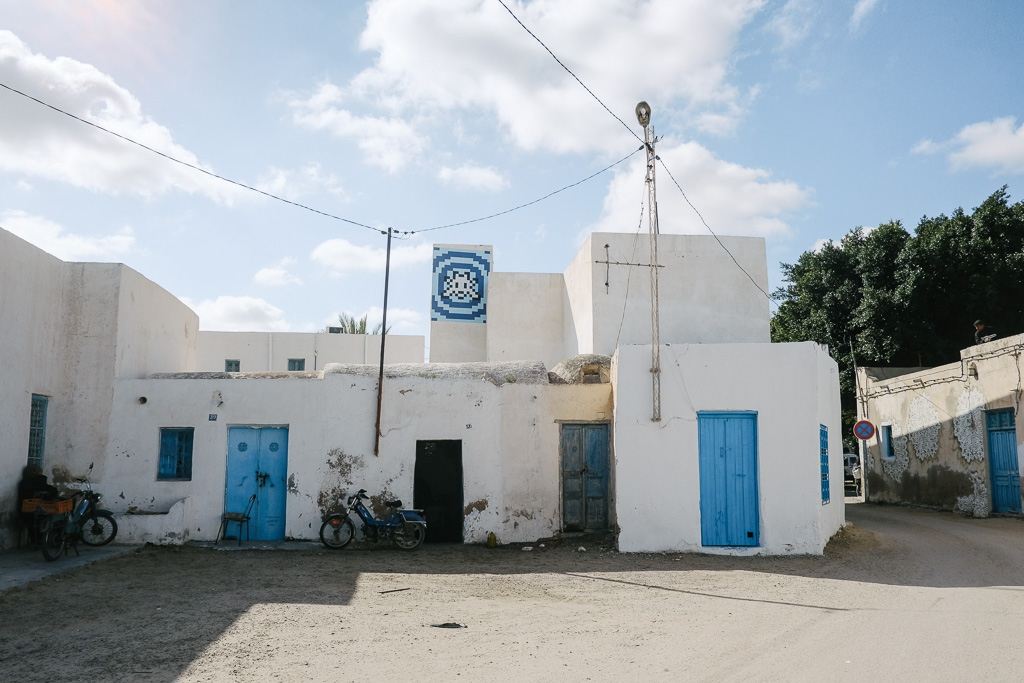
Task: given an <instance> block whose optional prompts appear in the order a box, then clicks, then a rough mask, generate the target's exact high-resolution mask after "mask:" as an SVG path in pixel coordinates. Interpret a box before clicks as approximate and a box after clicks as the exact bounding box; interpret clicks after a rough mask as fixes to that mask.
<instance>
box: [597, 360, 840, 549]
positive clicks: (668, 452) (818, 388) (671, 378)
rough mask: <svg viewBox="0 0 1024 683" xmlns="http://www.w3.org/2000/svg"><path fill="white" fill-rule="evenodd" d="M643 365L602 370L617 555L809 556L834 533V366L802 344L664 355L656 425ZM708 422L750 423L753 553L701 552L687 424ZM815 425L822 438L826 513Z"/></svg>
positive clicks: (692, 436)
mask: <svg viewBox="0 0 1024 683" xmlns="http://www.w3.org/2000/svg"><path fill="white" fill-rule="evenodd" d="M650 354H651V351H650V346H649V345H647V346H643V345H637V346H622V347H620V348H619V351H618V353H617V355H616V357H615V359H614V363H613V368H612V372H613V380H612V381H613V385H614V386H615V422H614V430H615V477H616V496H617V514H618V524H619V528H620V533H619V549H620V550H623V551H627V552H634V551H700V552H708V553H723V554H738V555H744V554H790V553H812V554H820V553H821V552H822V550H823V549H824V547H825V544H826V543H827V542H828V539H829V538H830V537H831V536H832V535H833V534H834V533H835V532H836V531H838V530H839V528H840V527H841V526H842V524H843V523H844V521H845V513H844V508H843V505H844V504H843V470H842V447H841V443H840V432H839V430H840V415H839V408H838V402H837V401H838V399H837V398H832V395H833V394H835V395H836V396H837V395H838V384H837V383H838V370H837V368H836V365H835V363H834V362H833V361H832V360H831V359H830V358H829V357H828V355H827V354H826V353H825V352H824V351H823V350H822V349H821V348H820V347H819V346H817V345H816V344H812V343H799V344H713V345H710V344H709V345H675V344H672V345H663V348H662V352H661V367H662V379H661V408H662V419H661V422H652V421H651V416H652V395H651V392H652V390H651V375H650V364H651V355H650ZM718 410H736V411H756V412H757V431H758V453H757V462H758V495H759V506H760V525H761V526H760V543H761V545H760V547H758V548H752V549H738V548H709V547H704V546H702V545H701V532H700V470H699V465H698V463H699V460H698V440H697V412H698V411H718ZM820 424H824V425H826V426H827V427H828V429H829V443H830V447H829V468H830V471H829V473H830V477H831V496H830V497H831V502H830V503H829V504H828V505H827V506H822V502H821V487H820V464H819V441H818V440H819V425H820ZM823 507H824V508H827V509H826V510H823V509H822V508H823Z"/></svg>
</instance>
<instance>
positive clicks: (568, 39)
mask: <svg viewBox="0 0 1024 683" xmlns="http://www.w3.org/2000/svg"><path fill="white" fill-rule="evenodd" d="M764 4H765V0H691V1H689V2H678V0H646V1H644V2H631V3H623V2H612V1H610V0H603V1H601V2H593V1H591V2H583V1H582V0H564V1H560V2H555V1H545V2H531V3H529V4H520V3H512V5H511V7H512V9H513V10H514V11H515V12H516V13H517V15H518V16H519V17H520V18H521V19H522V21H523V22H524V23H525V24H526V25H527V26H528V27H530V29H531V30H532V31H534V33H535V34H536V35H537V36H539V37H540V38H541V39H542V40H544V41H545V43H546V44H547V45H548V46H549V47H550V48H551V49H552V50H553V51H554V53H555V54H557V55H559V56H560V57H561V58H563V59H564V60H565V62H566V65H567V66H568V67H569V68H570V69H572V70H573V72H574V73H575V74H576V75H577V76H578V77H579V78H580V79H581V80H582V81H583V82H584V83H586V84H587V85H588V87H590V88H591V89H592V90H593V92H595V93H596V94H597V95H598V96H599V97H600V98H601V99H602V101H603V102H604V103H605V104H606V105H607V106H608V107H609V108H610V109H611V110H612V111H613V112H616V113H617V114H618V115H619V116H620V117H622V119H623V121H625V122H626V124H627V125H628V126H629V127H630V128H631V129H633V130H634V131H638V130H639V128H638V126H637V124H636V122H635V120H634V117H633V108H634V106H635V105H636V103H637V102H638V101H640V100H647V101H648V102H650V103H651V105H652V107H653V110H654V122H655V124H656V126H657V127H658V129H659V130H661V128H662V127H663V126H665V125H667V123H668V122H669V121H670V120H672V121H673V122H679V123H681V124H683V125H687V126H690V127H691V128H699V129H701V130H707V131H711V132H714V133H724V132H730V131H731V130H733V129H734V128H735V126H736V124H737V123H738V121H739V120H740V118H741V117H742V116H743V115H744V113H745V110H746V106H747V104H748V101H749V97H750V93H746V92H743V91H741V90H740V89H739V88H737V87H736V86H735V85H733V84H732V83H731V82H730V77H731V74H732V68H733V60H734V56H733V54H732V53H733V48H734V47H735V44H736V42H737V40H738V37H739V34H740V32H741V30H742V29H743V27H744V26H746V25H747V24H748V23H749V22H750V21H751V19H752V18H753V17H754V15H755V14H756V13H757V12H758V11H759V10H760V9H761V8H762V7H763V6H764ZM360 45H361V47H362V48H363V49H364V50H368V51H371V52H373V53H375V54H376V61H375V63H374V65H373V66H372V67H370V68H367V69H365V70H364V71H362V72H361V73H359V74H358V75H357V76H356V77H355V78H353V79H352V80H351V81H350V82H348V83H347V84H344V85H343V86H339V85H335V84H333V83H324V84H322V85H321V86H320V87H319V89H318V90H317V91H316V92H315V93H313V94H312V95H310V96H307V97H298V96H295V97H293V98H292V99H291V102H290V107H291V109H292V115H293V117H294V120H295V122H296V123H298V124H300V125H304V126H308V127H311V128H315V129H323V130H330V131H331V132H333V133H334V134H335V135H339V136H341V137H345V138H351V139H354V140H357V141H358V144H359V145H360V147H361V148H362V149H363V151H364V153H365V154H366V159H367V161H368V162H369V163H375V164H378V165H381V166H383V167H384V168H387V169H389V170H392V171H394V170H397V169H399V168H401V167H402V166H403V165H405V164H407V163H409V162H410V161H412V160H414V159H417V158H419V157H420V156H421V155H422V154H423V152H424V151H425V150H426V149H427V148H428V147H429V133H430V126H431V125H437V124H438V123H439V122H442V123H443V124H444V125H446V126H448V127H449V128H453V129H455V131H456V132H458V128H459V126H458V124H452V123H451V121H452V120H453V113H454V114H458V113H462V112H465V113H467V114H470V115H471V116H474V117H476V116H481V115H483V116H486V117H494V118H496V119H497V122H498V125H499V126H500V127H501V128H502V129H503V130H504V131H505V133H506V135H507V137H508V139H509V140H510V141H511V142H512V143H514V144H515V145H517V146H518V147H520V148H523V149H528V150H534V149H545V150H547V151H551V152H555V153H567V152H571V153H586V152H594V151H597V152H600V153H613V154H614V153H619V152H621V150H622V149H623V148H624V147H626V146H628V145H632V144H635V139H634V138H633V137H632V136H631V135H630V134H629V133H628V132H627V131H626V130H624V129H623V127H622V125H621V124H620V123H619V122H618V121H616V120H615V119H614V118H612V117H611V116H609V115H608V113H607V112H606V111H604V110H603V109H602V108H601V106H600V105H599V104H597V103H596V102H595V101H594V100H593V99H592V97H591V96H590V95H589V94H587V92H586V91H584V90H583V89H582V88H581V87H580V85H579V83H577V82H576V81H575V80H574V79H573V78H572V76H570V75H569V74H568V73H566V72H565V71H564V70H563V69H562V68H561V67H560V66H559V65H558V64H557V63H556V62H555V61H554V60H553V59H551V57H550V55H548V54H547V52H545V51H544V49H543V48H542V47H541V46H540V45H538V44H537V42H536V41H534V40H533V39H532V38H531V37H530V36H529V35H528V34H527V33H526V32H525V31H523V30H522V29H521V28H520V27H519V26H518V25H517V24H516V22H515V20H514V19H513V18H512V17H511V16H510V15H509V13H508V12H506V11H505V9H504V8H503V7H502V6H501V4H500V3H496V2H481V1H480V0H419V1H418V2H415V3H410V2H407V1H406V0H374V1H373V2H371V3H370V4H369V7H368V13H367V24H366V28H365V30H364V32H363V34H362V36H361V41H360ZM366 112H372V113H370V114H367V113H366Z"/></svg>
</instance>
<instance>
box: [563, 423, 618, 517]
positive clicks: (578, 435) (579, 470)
mask: <svg viewBox="0 0 1024 683" xmlns="http://www.w3.org/2000/svg"><path fill="white" fill-rule="evenodd" d="M608 446H609V440H608V424H607V423H587V424H563V425H562V434H561V447H560V450H561V455H562V528H563V529H564V530H565V531H605V530H607V529H608V450H609V448H608Z"/></svg>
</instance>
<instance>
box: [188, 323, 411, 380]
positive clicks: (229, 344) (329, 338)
mask: <svg viewBox="0 0 1024 683" xmlns="http://www.w3.org/2000/svg"><path fill="white" fill-rule="evenodd" d="M423 350H424V338H423V336H422V335H402V334H389V335H388V339H387V346H386V349H385V352H384V355H385V362H387V363H422V362H423V361H424V355H423V353H424V351H423ZM290 358H302V359H305V361H306V370H307V371H313V370H323V368H324V366H325V365H327V364H328V363H359V364H363V363H366V364H374V363H379V362H380V335H373V334H329V333H319V332H317V333H309V332H210V331H206V330H203V331H201V332H200V333H199V342H198V345H197V348H196V362H195V364H194V366H190V365H180V366H178V367H177V368H176V369H177V370H193V369H194V370H195V371H197V372H224V367H225V366H224V361H225V360H228V359H231V360H237V361H239V362H240V372H284V371H286V370H288V360H289V359H290Z"/></svg>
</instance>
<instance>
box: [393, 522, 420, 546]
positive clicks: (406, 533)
mask: <svg viewBox="0 0 1024 683" xmlns="http://www.w3.org/2000/svg"><path fill="white" fill-rule="evenodd" d="M426 537H427V527H426V525H425V524H423V522H405V523H404V524H403V525H402V528H401V529H395V530H394V532H393V534H392V540H393V541H394V542H395V545H396V546H398V547H399V548H401V549H402V550H416V548H419V547H420V546H421V545H423V539H425V538H426Z"/></svg>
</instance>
